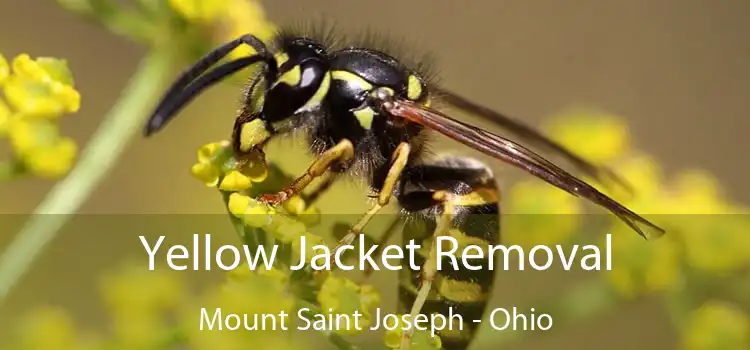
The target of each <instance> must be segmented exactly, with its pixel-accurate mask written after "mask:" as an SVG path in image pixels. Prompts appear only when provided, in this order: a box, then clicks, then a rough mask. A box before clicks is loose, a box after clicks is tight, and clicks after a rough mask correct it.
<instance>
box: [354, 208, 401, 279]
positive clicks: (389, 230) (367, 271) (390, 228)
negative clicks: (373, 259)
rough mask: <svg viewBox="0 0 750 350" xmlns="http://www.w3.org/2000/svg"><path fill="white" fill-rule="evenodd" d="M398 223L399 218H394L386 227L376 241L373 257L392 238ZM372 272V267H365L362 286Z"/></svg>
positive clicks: (378, 253)
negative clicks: (376, 245)
mask: <svg viewBox="0 0 750 350" xmlns="http://www.w3.org/2000/svg"><path fill="white" fill-rule="evenodd" d="M399 223H401V220H400V219H399V218H396V219H394V220H393V221H392V222H391V224H390V225H388V228H387V229H386V230H385V233H383V236H381V237H380V239H379V240H378V243H377V244H378V247H377V248H375V251H374V252H373V253H372V255H373V256H380V253H381V252H382V250H383V246H384V245H385V243H386V242H388V240H390V239H391V237H393V234H395V233H396V229H397V228H398V224H399ZM373 272H375V270H373V267H372V265H370V264H368V265H367V266H365V272H364V274H363V275H362V279H361V281H360V283H362V284H364V283H367V281H368V280H369V279H370V276H371V275H372V273H373Z"/></svg>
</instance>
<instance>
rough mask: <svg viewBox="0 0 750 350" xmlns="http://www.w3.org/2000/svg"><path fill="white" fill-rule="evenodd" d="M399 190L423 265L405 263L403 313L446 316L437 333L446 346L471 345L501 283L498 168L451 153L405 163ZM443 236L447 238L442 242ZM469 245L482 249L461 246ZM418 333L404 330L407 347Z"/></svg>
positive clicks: (408, 234)
mask: <svg viewBox="0 0 750 350" xmlns="http://www.w3.org/2000/svg"><path fill="white" fill-rule="evenodd" d="M398 193H399V195H398V200H399V204H400V205H401V207H402V208H403V209H404V211H406V212H407V213H409V214H408V215H409V216H411V218H410V219H409V220H407V221H406V225H405V226H404V230H403V236H404V237H403V240H404V242H403V243H404V244H406V243H408V242H409V241H412V240H413V241H414V243H416V244H418V245H419V246H420V247H421V248H420V249H419V250H417V251H416V252H414V256H412V257H411V258H412V259H409V260H410V262H409V263H410V264H411V262H413V263H414V264H416V265H417V266H421V269H416V270H415V269H412V268H411V267H412V266H405V267H404V268H402V269H401V271H400V280H401V281H400V285H399V303H400V309H401V312H403V313H408V314H410V315H411V317H416V316H417V315H419V314H424V315H431V314H440V315H443V316H444V317H445V319H446V328H444V329H443V330H440V331H438V335H440V338H441V343H442V345H443V349H447V350H465V349H466V348H467V347H468V346H469V344H470V343H471V340H472V339H473V338H474V335H475V332H476V330H477V324H476V323H475V322H474V320H481V319H482V317H483V316H484V313H485V310H486V308H487V305H488V304H487V303H488V298H489V295H491V291H492V287H493V285H494V282H495V274H494V272H493V271H492V270H491V269H490V266H491V264H492V263H493V262H492V261H491V260H490V257H489V245H490V244H497V243H498V242H499V240H500V206H499V204H498V203H499V199H500V192H499V190H498V188H497V186H496V182H495V181H494V178H493V175H492V172H491V171H490V170H489V169H488V168H486V167H485V166H484V165H483V164H481V163H479V162H478V161H474V160H472V159H470V158H464V157H445V158H443V159H439V160H437V161H435V162H432V163H430V164H424V165H417V166H414V167H410V168H407V169H406V170H405V171H404V175H403V176H402V179H401V183H400V190H399V192H398ZM440 237H443V238H444V239H443V240H442V241H441V242H438V241H440ZM438 244H440V245H439V246H438ZM467 246H472V247H475V248H478V249H468V250H465V251H464V249H463V248H460V247H467ZM438 248H440V250H439V251H440V252H441V255H440V256H437V252H438ZM454 248H455V250H454ZM478 250H481V253H482V254H481V256H478V255H480V254H479V251H478ZM448 253H450V255H449V256H446V254H448ZM402 264H403V263H402ZM415 268H416V267H415ZM412 337H413V330H405V332H404V336H403V339H402V344H401V349H402V350H405V349H408V348H409V346H410V345H411V342H412Z"/></svg>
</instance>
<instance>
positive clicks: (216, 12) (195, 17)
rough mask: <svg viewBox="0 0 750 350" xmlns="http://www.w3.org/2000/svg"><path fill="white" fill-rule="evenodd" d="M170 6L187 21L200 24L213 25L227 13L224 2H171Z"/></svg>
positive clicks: (203, 0) (184, 0)
mask: <svg viewBox="0 0 750 350" xmlns="http://www.w3.org/2000/svg"><path fill="white" fill-rule="evenodd" d="M169 6H170V7H172V9H173V10H175V12H177V13H179V14H180V15H181V16H182V17H184V18H185V19H186V20H188V21H191V22H198V23H211V22H213V21H215V20H218V19H221V17H222V16H224V15H225V14H226V12H227V7H226V2H225V1H222V0H208V1H206V0H169Z"/></svg>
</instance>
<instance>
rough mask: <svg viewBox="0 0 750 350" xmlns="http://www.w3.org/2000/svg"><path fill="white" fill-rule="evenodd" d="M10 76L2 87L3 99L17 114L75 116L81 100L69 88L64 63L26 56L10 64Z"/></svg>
mask: <svg viewBox="0 0 750 350" xmlns="http://www.w3.org/2000/svg"><path fill="white" fill-rule="evenodd" d="M12 65H13V73H14V74H13V75H11V76H10V77H8V78H7V79H6V81H5V83H4V85H3V88H4V92H5V97H6V98H7V100H8V103H10V104H11V105H12V106H13V107H14V108H15V109H16V110H17V111H18V112H19V113H22V114H24V115H28V116H35V117H46V118H57V117H59V116H60V115H62V114H65V113H73V112H77V111H78V109H79V108H80V105H81V96H80V94H79V93H78V91H76V90H75V89H74V88H73V79H72V77H71V75H70V71H69V70H68V67H67V63H66V62H65V61H64V60H57V59H53V58H45V57H41V58H38V59H37V60H32V59H31V57H29V55H27V54H21V55H18V56H17V57H16V58H15V59H14V60H13V64H12Z"/></svg>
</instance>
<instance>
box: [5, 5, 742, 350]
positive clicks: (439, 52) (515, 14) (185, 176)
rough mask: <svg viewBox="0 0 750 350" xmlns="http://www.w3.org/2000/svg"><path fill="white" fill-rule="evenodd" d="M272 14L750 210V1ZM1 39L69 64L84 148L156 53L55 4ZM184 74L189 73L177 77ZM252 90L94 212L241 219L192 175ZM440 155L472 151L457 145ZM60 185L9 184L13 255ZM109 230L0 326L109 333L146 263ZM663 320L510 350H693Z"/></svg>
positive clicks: (636, 318) (539, 280) (164, 144)
mask: <svg viewBox="0 0 750 350" xmlns="http://www.w3.org/2000/svg"><path fill="white" fill-rule="evenodd" d="M262 5H263V7H264V8H265V10H266V15H267V17H268V19H269V20H270V21H271V22H273V23H275V24H284V23H290V22H295V21H299V20H305V19H308V18H311V17H321V16H322V17H326V18H330V19H332V20H333V21H335V22H336V23H337V25H339V27H340V29H341V30H342V31H344V32H356V31H362V30H363V29H368V28H369V29H375V30H377V31H380V32H384V33H387V34H389V35H390V36H393V37H397V38H404V39H406V40H407V41H408V42H410V43H416V44H418V45H415V46H414V47H415V50H421V51H427V52H432V53H433V54H434V55H435V57H436V58H437V62H438V66H439V74H440V81H441V82H442V83H443V84H444V85H445V86H447V87H449V88H451V89H453V90H454V91H456V92H458V93H460V94H462V95H465V96H469V97H470V98H472V99H473V100H475V101H477V102H480V103H483V104H485V105H487V106H489V107H492V108H494V109H496V110H500V111H503V112H504V113H507V114H510V115H513V116H517V117H518V118H522V119H523V120H525V121H527V122H529V123H531V124H533V125H539V124H540V123H542V122H543V121H545V120H548V119H549V118H550V117H553V116H555V115H558V114H560V113H563V112H565V111H566V110H569V109H571V108H578V107H593V108H597V109H598V110H601V111H606V113H609V114H612V115H616V116H618V117H619V118H622V119H623V120H625V121H626V122H627V124H628V125H629V128H630V133H631V137H632V139H633V141H632V142H633V143H634V144H635V145H636V147H637V148H638V149H640V150H642V151H643V152H646V153H648V154H650V155H651V156H652V157H653V158H654V159H656V160H658V162H659V164H661V166H662V167H663V168H664V169H665V172H666V173H667V174H670V173H672V172H675V171H677V170H680V169H692V168H697V169H703V170H705V171H707V172H710V173H711V174H713V175H714V176H715V177H716V179H717V180H718V181H719V182H720V184H721V187H723V189H724V193H725V194H726V196H727V198H728V200H730V201H732V202H738V203H750V186H748V185H747V183H746V181H747V178H748V170H750V162H748V161H747V159H748V152H749V151H750V146H748V142H747V134H748V130H749V129H750V119H748V118H746V115H747V111H748V110H750V99H749V98H748V96H749V95H748V93H750V68H749V67H748V65H747V62H748V60H747V58H748V57H750V41H749V40H747V35H748V33H750V22H748V21H747V20H746V19H747V18H748V16H749V15H750V2H748V1H743V0H724V1H721V2H715V1H700V0H683V1H678V0H662V1H658V2H654V1H645V0H629V1H607V2H603V1H595V0H577V1H554V0H543V1H533V2H530V1H520V0H503V1H485V2H480V1H473V2H456V1H443V0H441V1H435V0H432V1H428V0H411V1H395V0H382V1H374V2H365V1H344V0H336V1H334V0H319V1H314V2H310V1H294V0H276V1H264V2H263V3H262ZM0 30H2V32H3V33H4V35H2V36H0V52H2V54H3V55H4V56H5V57H6V58H7V59H8V60H10V59H11V58H12V57H14V56H15V55H17V54H19V53H23V52H26V53H29V54H30V55H31V56H33V57H36V56H53V57H60V58H64V59H66V60H67V61H68V64H69V67H70V69H71V71H72V72H73V76H74V78H75V86H76V89H77V90H78V91H80V93H81V96H82V100H81V109H80V111H79V112H78V113H76V114H74V115H72V116H68V117H65V118H64V119H63V120H62V124H61V129H62V130H63V131H62V132H63V133H65V134H66V135H69V136H70V137H73V138H74V139H75V140H76V141H77V142H78V144H79V145H80V146H79V147H81V148H83V147H85V145H86V142H87V141H88V139H89V137H90V136H91V134H92V133H93V132H94V131H95V130H96V129H97V127H98V125H99V123H100V122H101V120H102V118H103V116H104V115H105V114H106V113H107V111H108V109H109V108H110V107H111V106H112V105H113V104H114V103H115V101H116V100H117V98H118V96H119V95H120V93H121V89H122V88H123V87H124V86H125V84H126V82H127V79H128V78H129V77H131V76H132V75H133V73H134V71H135V69H136V65H137V63H138V61H139V59H140V58H141V57H142V56H143V55H144V54H145V52H146V48H145V47H143V46H142V45H139V44H136V43H133V42H132V41H130V40H127V39H125V38H123V37H121V36H118V35H116V34H113V33H112V32H110V31H108V30H106V29H105V28H102V27H101V26H99V25H96V24H94V23H91V22H87V21H84V20H82V19H81V18H79V17H76V16H75V15H74V14H72V13H71V12H69V11H67V10H65V9H64V8H62V7H61V6H59V5H58V4H57V3H56V2H53V1H39V0H28V1H23V2H21V1H4V2H1V3H0ZM184 65H185V62H183V61H176V62H175V67H173V68H174V69H175V71H177V70H179V69H181V68H182V67H183V66H184ZM240 87H241V83H237V82H232V83H229V84H225V85H221V86H218V87H217V88H214V89H212V90H210V91H209V92H208V93H206V94H205V95H203V96H202V97H200V98H199V99H198V101H197V102H196V103H193V104H191V105H190V106H189V107H188V108H187V109H186V110H185V111H184V113H182V115H181V116H180V117H179V118H178V120H177V121H176V122H174V123H172V124H171V125H170V127H169V128H168V129H167V130H166V131H165V132H163V133H161V134H159V135H158V137H156V138H153V139H149V140H146V139H143V138H141V137H139V136H138V137H137V138H136V139H135V140H134V141H133V142H132V144H131V145H130V146H129V147H128V148H127V149H126V151H125V152H124V154H123V155H122V157H121V158H120V159H119V160H118V161H117V163H116V165H115V167H114V168H113V171H112V172H111V173H110V174H109V175H107V177H106V179H105V180H104V181H103V182H102V184H101V185H100V186H99V187H98V188H97V189H96V190H95V192H94V193H93V195H92V196H91V197H90V198H89V199H88V200H87V201H86V202H85V204H84V205H83V207H82V208H81V210H80V212H81V213H84V214H90V215H112V217H115V215H117V216H118V218H117V219H113V220H121V221H119V222H120V223H121V224H123V225H125V224H126V223H127V222H128V221H126V220H138V218H139V216H135V215H134V216H131V217H128V218H129V219H124V218H123V217H125V215H132V214H222V213H224V212H225V209H224V207H223V206H222V203H221V198H220V196H218V195H217V193H216V191H215V190H211V189H206V188H205V187H204V186H201V185H200V184H199V183H197V182H196V181H195V179H194V178H192V176H191V175H190V173H189V172H188V170H189V167H190V165H191V164H193V163H194V161H195V159H194V158H195V149H197V147H199V146H200V145H202V144H204V143H207V142H211V141H218V140H221V139H226V138H227V137H228V135H229V132H230V131H231V125H232V122H233V118H234V116H235V111H236V108H237V106H238V98H239V95H240V90H239V89H240ZM466 120H468V121H472V119H471V118H466ZM479 125H483V126H486V127H489V125H488V124H481V123H479ZM584 137H585V136H584ZM580 142H581V143H585V142H586V140H585V139H583V140H580ZM437 145H438V146H437V148H441V149H456V150H461V151H464V149H463V148H461V147H460V146H456V144H454V143H451V142H450V141H444V140H441V141H440V142H438V143H437ZM274 147H275V146H274ZM274 147H272V150H271V151H269V152H268V156H269V160H272V161H273V160H274V156H275V155H276V156H278V155H279V154H280V153H278V152H274V150H281V149H282V148H280V147H277V148H274ZM283 149H284V151H285V152H290V153H285V154H284V161H281V162H280V165H281V166H282V168H284V169H285V170H288V171H289V172H290V173H298V172H299V171H302V170H303V169H304V168H305V166H306V165H307V163H308V162H309V160H310V158H309V157H307V156H306V155H305V154H304V152H303V150H302V149H301V148H300V147H296V148H295V147H292V148H291V151H289V149H288V148H286V147H285V148H283ZM469 153H471V152H469ZM497 169H498V173H499V174H500V176H501V179H500V180H501V184H502V186H503V187H504V188H507V187H509V186H511V184H512V183H513V181H514V179H518V178H519V177H522V176H525V175H523V174H520V173H519V172H516V171H514V170H510V169H507V167H504V166H502V165H499V166H498V167H497ZM53 185H54V182H53V181H42V180H36V179H21V180H14V182H12V183H5V184H1V185H0V198H1V199H2V200H0V212H2V213H5V214H16V215H5V216H3V218H4V219H3V220H8V221H11V222H13V224H11V225H7V226H5V227H9V228H8V230H7V231H5V230H4V232H3V233H2V235H0V248H2V247H4V246H6V245H7V243H9V242H10V241H11V239H12V237H13V235H14V234H15V232H16V231H17V229H18V228H20V223H21V222H22V221H23V219H24V218H25V217H24V215H25V214H29V213H31V212H32V211H33V210H34V208H35V206H36V205H37V204H38V203H39V202H40V201H41V200H42V199H43V198H44V196H45V194H47V193H48V191H49V190H50V188H51V187H52V186H53ZM350 189H351V187H350V186H347V185H342V186H337V187H335V188H334V189H333V191H332V193H330V194H327V195H326V197H325V198H324V199H323V200H322V202H321V203H320V204H319V208H320V210H321V212H323V213H327V214H356V213H360V212H362V211H363V210H365V209H366V207H367V205H366V202H365V198H364V196H356V195H354V194H353V193H356V192H351V191H350ZM362 193H363V194H364V192H362ZM337 199H338V200H337ZM342 203H345V204H342ZM104 217H106V216H102V217H101V218H104ZM222 219H223V217H220V218H219V219H217V220H222ZM102 220H103V221H101V230H100V231H98V232H97V233H96V234H93V233H91V234H89V233H88V232H87V234H86V235H83V234H78V235H77V234H76V232H75V229H74V228H70V227H68V228H67V229H64V230H63V231H62V234H61V236H60V237H58V238H57V239H56V240H55V241H54V242H53V244H52V245H51V247H50V249H49V250H47V251H45V252H44V255H43V256H41V257H40V259H39V260H38V262H37V263H36V265H35V266H34V267H33V268H32V270H30V273H29V274H28V275H27V276H26V277H24V279H23V280H22V281H21V283H20V284H19V285H18V287H17V289H15V290H14V291H13V292H12V293H11V295H10V296H9V297H8V299H7V301H6V302H5V305H4V306H3V308H2V309H0V315H1V317H2V318H0V329H2V330H3V331H0V336H2V333H3V332H4V330H5V329H8V328H9V326H11V325H13V324H15V322H16V320H18V319H19V318H20V317H21V315H22V314H24V313H25V312H27V311H29V310H31V309H32V308H33V307H36V306H40V305H46V304H52V305H61V306H64V307H66V308H67V309H68V310H70V311H71V312H72V313H73V314H74V315H75V317H76V320H77V321H80V322H81V323H82V324H84V325H88V326H96V325H97V324H98V322H99V321H100V320H101V319H102V317H103V316H102V311H101V306H100V305H99V304H98V303H97V302H96V301H95V299H96V298H97V295H98V290H97V283H98V282H97V281H98V280H99V278H100V277H101V275H102V274H103V273H104V271H106V270H108V269H111V268H112V267H113V266H115V265H116V264H117V263H118V262H119V261H121V260H122V259H126V258H128V257H130V256H135V257H136V258H138V259H143V258H145V256H144V255H142V251H141V250H140V249H142V248H141V247H140V246H139V242H138V241H137V239H136V237H135V236H136V235H135V234H130V235H129V234H127V233H124V232H123V233H121V234H113V233H111V230H112V227H111V226H109V225H112V224H109V225H108V224H107V223H106V222H107V221H106V220H104V219H102ZM113 222H114V221H113ZM89 225H90V224H89ZM97 227H98V226H97ZM231 239H232V237H229V238H227V240H231ZM550 274H551V273H546V274H539V273H537V274H522V273H516V272H511V273H510V275H508V276H506V277H503V278H502V279H501V281H503V282H504V284H506V285H508V286H510V287H509V288H505V287H503V288H500V289H503V290H501V291H499V292H498V293H497V295H496V296H495V298H496V300H498V302H497V303H498V305H500V304H502V305H507V301H508V300H509V298H516V299H518V300H519V303H520V302H522V299H524V298H525V297H526V294H529V291H532V290H533V291H539V290H542V291H544V290H550V291H555V290H558V288H561V286H565V285H566V284H567V283H573V282H571V281H572V279H574V278H573V277H569V276H568V277H560V276H550ZM201 276H202V275H201ZM203 277H205V278H207V279H206V281H211V278H212V277H211V276H202V277H201V278H203ZM196 278H198V277H196ZM392 278H395V274H393V273H390V274H389V273H382V274H380V275H379V276H377V277H376V280H377V281H379V282H377V283H382V284H383V285H389V284H392V283H393V282H391V281H390V280H391V279H392ZM531 294H534V293H531ZM391 297H392V295H391ZM389 298H390V297H389ZM503 300H504V301H503ZM513 300H515V299H513ZM390 301H392V299H391V300H388V299H386V300H385V302H386V303H387V302H390ZM656 303H657V301H654V300H651V299H648V298H646V299H644V300H642V301H639V302H637V303H633V304H631V305H629V307H627V308H623V309H619V310H617V311H616V312H612V313H608V314H605V315H603V316H602V317H600V318H596V319H592V320H590V321H584V322H582V323H579V324H577V325H576V326H574V327H568V328H565V329H561V330H559V331H556V332H553V333H550V334H547V335H544V336H542V337H535V338H533V339H530V340H527V341H523V342H519V343H517V344H514V345H512V346H508V347H503V348H511V347H512V348H515V349H528V350H531V349H546V348H552V347H556V348H568V347H570V348H573V347H575V348H578V349H601V348H607V349H631V348H633V347H639V348H642V349H672V348H677V347H678V342H679V336H678V335H677V334H676V333H675V332H674V331H672V330H670V329H671V328H670V326H669V320H668V318H667V317H666V316H665V315H664V314H663V312H662V311H663V310H662V309H661V308H660V307H658V306H656ZM489 332H491V331H489ZM482 344H484V345H483V347H480V348H486V349H490V348H496V347H493V346H492V343H491V342H484V343H482ZM726 349H729V348H726Z"/></svg>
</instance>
